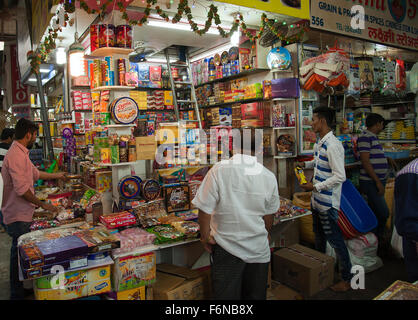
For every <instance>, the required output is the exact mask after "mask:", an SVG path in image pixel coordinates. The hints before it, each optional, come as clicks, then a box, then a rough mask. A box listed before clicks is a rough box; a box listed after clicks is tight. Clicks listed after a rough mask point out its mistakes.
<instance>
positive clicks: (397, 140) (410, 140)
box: [379, 139, 416, 143]
mask: <svg viewBox="0 0 418 320" xmlns="http://www.w3.org/2000/svg"><path fill="white" fill-rule="evenodd" d="M379 141H380V142H383V143H385V142H393V143H415V142H416V140H415V139H379Z"/></svg>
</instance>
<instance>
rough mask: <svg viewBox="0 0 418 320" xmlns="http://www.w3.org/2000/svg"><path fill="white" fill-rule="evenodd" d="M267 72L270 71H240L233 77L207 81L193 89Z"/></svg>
mask: <svg viewBox="0 0 418 320" xmlns="http://www.w3.org/2000/svg"><path fill="white" fill-rule="evenodd" d="M268 71H270V69H252V70H247V71H242V72H240V73H238V74H234V75H232V76H229V77H225V78H221V79H215V80H212V81H208V82H205V83H201V84H198V85H196V86H195V87H196V88H199V87H202V86H204V85H207V84H212V83H216V82H224V81H228V80H234V79H238V78H242V77H245V76H248V75H252V74H257V73H262V72H268Z"/></svg>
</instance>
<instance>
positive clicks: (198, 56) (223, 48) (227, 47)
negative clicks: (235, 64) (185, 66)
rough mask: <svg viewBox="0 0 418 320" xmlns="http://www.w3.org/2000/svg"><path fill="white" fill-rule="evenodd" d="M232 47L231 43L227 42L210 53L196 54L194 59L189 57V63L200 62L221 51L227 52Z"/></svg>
mask: <svg viewBox="0 0 418 320" xmlns="http://www.w3.org/2000/svg"><path fill="white" fill-rule="evenodd" d="M232 47H233V46H232V45H231V43H230V42H228V43H227V44H224V45H222V46H220V47H217V48H215V49H212V50H210V51H207V52H204V53H201V54H198V55H196V56H194V57H191V59H190V62H195V61H198V60H201V59H203V58H207V57H212V56H214V55H215V54H217V53H221V52H223V51H229V49H231V48H232Z"/></svg>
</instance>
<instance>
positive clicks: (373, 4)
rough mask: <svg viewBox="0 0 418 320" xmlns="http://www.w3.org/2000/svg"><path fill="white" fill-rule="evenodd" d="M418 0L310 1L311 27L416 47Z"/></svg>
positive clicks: (397, 45) (373, 40)
mask: <svg viewBox="0 0 418 320" xmlns="http://www.w3.org/2000/svg"><path fill="white" fill-rule="evenodd" d="M417 10H418V0H332V1H331V0H324V1H311V19H310V25H311V27H312V28H316V29H321V30H327V31H331V32H335V33H338V34H343V35H346V36H351V37H356V38H361V39H365V40H368V41H371V42H378V43H382V44H384V45H388V46H396V47H403V48H407V49H413V50H418V18H417Z"/></svg>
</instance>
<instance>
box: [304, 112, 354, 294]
mask: <svg viewBox="0 0 418 320" xmlns="http://www.w3.org/2000/svg"><path fill="white" fill-rule="evenodd" d="M334 118H335V113H334V111H333V110H332V109H330V108H326V107H320V108H316V109H315V110H314V112H313V118H312V129H313V130H314V131H315V133H317V134H319V137H320V140H319V141H318V142H317V143H316V144H315V146H314V152H315V157H314V160H312V161H310V162H306V163H305V164H304V165H305V168H314V178H313V182H312V183H311V182H309V183H306V184H303V185H301V187H302V188H303V189H304V190H306V191H312V202H311V203H312V204H311V205H312V217H313V230H314V233H315V248H316V250H318V251H320V252H323V253H325V250H326V243H327V241H328V242H329V243H330V245H331V246H332V247H333V248H334V249H335V252H336V254H337V257H338V260H339V265H340V271H341V277H342V281H340V282H338V283H337V284H336V285H334V286H332V287H331V289H332V290H334V291H337V292H344V291H347V290H349V289H350V288H351V286H350V280H351V278H352V275H351V261H350V256H349V254H348V250H347V247H346V245H345V242H344V237H343V235H342V232H341V229H340V227H339V225H338V218H339V210H340V201H341V189H342V184H343V182H344V181H345V179H346V177H345V168H344V148H343V146H342V144H341V142H340V141H338V139H337V138H336V137H335V136H334V134H333V132H332V130H331V127H332V123H333V121H334ZM298 165H299V164H298Z"/></svg>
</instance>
